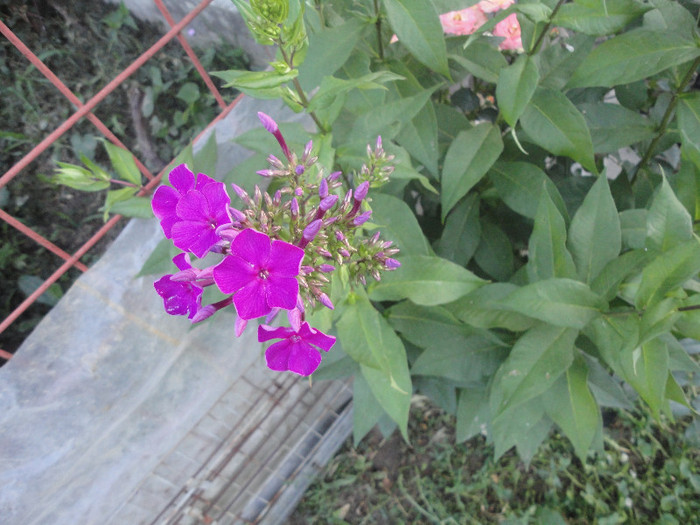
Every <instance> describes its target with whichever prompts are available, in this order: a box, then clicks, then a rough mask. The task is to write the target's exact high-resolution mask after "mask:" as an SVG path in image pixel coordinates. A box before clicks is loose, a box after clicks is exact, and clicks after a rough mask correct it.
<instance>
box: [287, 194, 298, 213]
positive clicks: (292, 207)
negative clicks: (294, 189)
mask: <svg viewBox="0 0 700 525" xmlns="http://www.w3.org/2000/svg"><path fill="white" fill-rule="evenodd" d="M289 211H290V212H291V214H292V217H298V216H299V202H298V201H297V198H296V197H294V198H293V199H292V204H291V205H290V210H289Z"/></svg>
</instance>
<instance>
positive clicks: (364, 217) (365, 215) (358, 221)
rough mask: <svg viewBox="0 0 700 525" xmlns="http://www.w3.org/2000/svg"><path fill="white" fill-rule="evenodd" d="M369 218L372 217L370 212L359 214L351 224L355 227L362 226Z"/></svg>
mask: <svg viewBox="0 0 700 525" xmlns="http://www.w3.org/2000/svg"><path fill="white" fill-rule="evenodd" d="M371 216H372V210H369V211H366V212H363V213H360V214H359V215H358V216H357V217H355V218H354V219H353V220H352V223H353V224H354V225H355V226H361V225H362V224H364V223H366V222H367V221H368V220H369V218H370V217H371Z"/></svg>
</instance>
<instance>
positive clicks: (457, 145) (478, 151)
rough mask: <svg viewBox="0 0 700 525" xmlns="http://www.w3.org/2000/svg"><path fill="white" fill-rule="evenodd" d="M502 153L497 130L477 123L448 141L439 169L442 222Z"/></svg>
mask: <svg viewBox="0 0 700 525" xmlns="http://www.w3.org/2000/svg"><path fill="white" fill-rule="evenodd" d="M502 151H503V141H502V140H501V133H500V131H499V129H498V128H497V127H496V126H494V125H493V124H489V123H486V122H484V123H481V124H478V125H476V126H474V127H473V128H471V129H468V130H465V131H460V132H459V135H457V137H456V138H455V139H454V141H452V144H451V145H450V148H449V150H448V151H447V155H446V156H445V163H444V166H443V168H442V220H443V221H444V220H445V217H447V214H448V213H449V211H450V210H451V209H452V208H453V207H454V205H455V204H457V202H458V201H459V200H460V199H461V198H462V197H464V196H465V195H466V194H467V192H468V191H469V190H470V189H471V188H472V187H473V186H474V185H475V184H476V183H477V182H479V180H481V178H482V177H483V176H484V175H485V174H486V172H487V171H488V170H489V168H490V167H491V166H492V165H493V163H494V162H496V160H497V159H498V157H499V156H500V154H501V152H502Z"/></svg>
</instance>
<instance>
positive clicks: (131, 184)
mask: <svg viewBox="0 0 700 525" xmlns="http://www.w3.org/2000/svg"><path fill="white" fill-rule="evenodd" d="M95 180H101V179H95ZM109 182H113V183H114V184H121V185H122V186H130V187H132V188H142V186H137V185H136V184H133V183H131V182H126V181H124V180H119V179H109Z"/></svg>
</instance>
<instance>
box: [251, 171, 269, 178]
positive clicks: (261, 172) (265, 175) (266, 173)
mask: <svg viewBox="0 0 700 525" xmlns="http://www.w3.org/2000/svg"><path fill="white" fill-rule="evenodd" d="M255 173H257V174H258V175H260V176H261V177H272V170H258V171H256V172H255Z"/></svg>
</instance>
